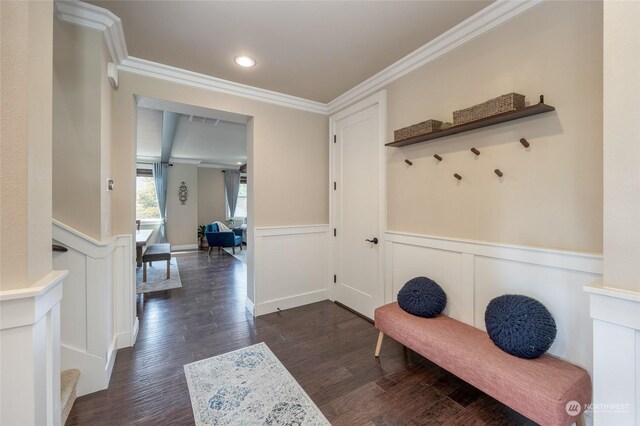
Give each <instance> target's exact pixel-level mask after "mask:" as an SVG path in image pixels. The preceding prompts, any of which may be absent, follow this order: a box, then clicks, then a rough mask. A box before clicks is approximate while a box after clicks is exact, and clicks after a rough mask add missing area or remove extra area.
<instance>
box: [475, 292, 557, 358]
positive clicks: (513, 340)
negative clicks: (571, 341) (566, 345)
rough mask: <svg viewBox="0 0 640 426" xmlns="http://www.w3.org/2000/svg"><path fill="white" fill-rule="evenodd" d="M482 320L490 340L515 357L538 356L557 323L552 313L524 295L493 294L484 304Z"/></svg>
mask: <svg viewBox="0 0 640 426" xmlns="http://www.w3.org/2000/svg"><path fill="white" fill-rule="evenodd" d="M484 323H485V326H486V327H487V333H488V334H489V337H490V338H491V340H492V341H493V343H495V344H496V346H497V347H499V348H500V349H502V350H503V351H505V352H506V353H508V354H511V355H514V356H517V357H518V358H524V359H533V358H539V357H540V356H542V355H543V354H544V353H545V352H546V351H547V350H548V349H549V348H550V347H551V344H552V343H553V341H554V339H555V338H556V322H555V321H554V320H553V317H552V316H551V313H550V312H549V311H548V310H547V308H545V307H544V305H543V304H542V303H540V302H538V301H537V300H535V299H532V298H530V297H527V296H521V295H516V294H507V295H504V296H500V297H496V298H495V299H493V300H492V301H491V302H489V305H488V306H487V310H486V311H485V313H484Z"/></svg>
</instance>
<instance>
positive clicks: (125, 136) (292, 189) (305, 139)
mask: <svg viewBox="0 0 640 426" xmlns="http://www.w3.org/2000/svg"><path fill="white" fill-rule="evenodd" d="M134 95H141V96H147V97H151V98H159V99H166V100H169V101H173V102H181V103H184V104H190V105H196V106H201V107H206V108H214V109H219V110H224V111H230V112H235V113H239V114H244V115H248V116H252V117H253V118H254V146H253V153H254V155H253V163H254V164H253V169H252V168H251V167H250V168H249V169H250V170H253V173H254V176H253V178H254V179H255V188H254V190H255V200H254V201H255V206H254V208H255V210H254V211H255V226H270V225H303V224H317V223H328V220H329V219H328V218H329V212H328V204H329V203H328V191H327V181H328V170H329V167H328V155H329V154H328V143H327V140H328V118H327V117H326V116H324V115H320V114H314V113H309V112H304V111H299V110H294V109H291V108H285V107H279V106H275V105H272V104H267V103H264V102H257V101H252V100H248V99H245V98H241V97H237V96H232V95H227V94H222V93H217V92H213V91H209V90H204V89H199V88H195V87H190V86H184V85H180V84H175V83H170V82H167V81H163V80H159V79H155V78H150V77H146V76H140V75H137V74H133V73H129V72H120V87H119V88H118V90H117V91H116V92H115V97H114V116H113V128H112V130H113V135H112V137H113V141H114V142H113V151H112V154H113V157H112V165H113V176H114V178H115V179H116V182H117V183H118V185H117V186H116V189H115V191H114V192H113V194H112V197H113V198H112V203H113V204H112V215H113V232H114V233H116V234H117V233H130V232H132V230H133V226H134V225H133V224H134V217H133V216H134V208H133V206H134V203H135V193H134V191H133V188H134V185H133V182H134V176H135V170H134V169H135V133H136V132H135V122H136V119H135V114H136V112H135V100H134ZM248 150H249V151H251V148H249V147H248ZM294 200H295V202H294ZM194 232H195V231H194Z"/></svg>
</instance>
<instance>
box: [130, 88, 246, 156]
mask: <svg viewBox="0 0 640 426" xmlns="http://www.w3.org/2000/svg"><path fill="white" fill-rule="evenodd" d="M143 105H147V106H148V105H154V106H156V108H150V107H147V106H143ZM176 105H178V106H179V107H176ZM158 108H159V109H158ZM163 110H166V111H172V112H178V113H180V118H179V119H178V126H177V129H176V135H175V138H174V141H173V147H172V149H171V161H173V162H181V161H183V162H187V163H198V164H199V165H200V166H224V167H230V168H238V167H239V164H238V163H241V164H245V163H246V162H247V144H246V141H247V126H246V124H245V123H246V117H244V116H240V115H237V114H229V113H224V112H220V111H215V110H210V109H206V108H199V107H191V106H188V105H181V104H173V103H171V102H166V101H153V100H149V99H147V98H145V99H142V100H140V99H139V100H138V114H137V115H138V123H137V133H138V134H137V157H138V160H139V161H140V160H142V161H145V160H147V161H149V160H152V161H158V160H159V158H160V154H161V140H162V138H161V136H162V112H163Z"/></svg>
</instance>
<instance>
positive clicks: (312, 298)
mask: <svg viewBox="0 0 640 426" xmlns="http://www.w3.org/2000/svg"><path fill="white" fill-rule="evenodd" d="M328 298H329V295H328V291H327V290H326V289H324V290H318V291H313V292H310V293H304V294H297V295H295V296H290V297H284V298H282V299H277V300H268V301H266V302H262V303H259V304H258V305H257V306H256V308H255V312H256V313H255V315H256V316H260V315H264V314H270V313H272V312H278V308H279V309H280V310H285V309H290V308H295V307H298V306H303V305H308V304H310V303H315V302H321V301H323V300H327V299H328Z"/></svg>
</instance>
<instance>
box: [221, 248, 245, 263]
mask: <svg viewBox="0 0 640 426" xmlns="http://www.w3.org/2000/svg"><path fill="white" fill-rule="evenodd" d="M223 250H224V251H226V252H227V253H229V254H230V255H231V256H233V257H235V258H236V259H238V260H239V261H240V262H243V263H247V248H246V247H242V250H240V249H239V248H238V247H236V254H233V250H231V249H230V248H225V249H223Z"/></svg>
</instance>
